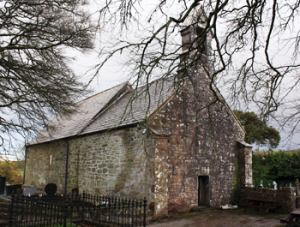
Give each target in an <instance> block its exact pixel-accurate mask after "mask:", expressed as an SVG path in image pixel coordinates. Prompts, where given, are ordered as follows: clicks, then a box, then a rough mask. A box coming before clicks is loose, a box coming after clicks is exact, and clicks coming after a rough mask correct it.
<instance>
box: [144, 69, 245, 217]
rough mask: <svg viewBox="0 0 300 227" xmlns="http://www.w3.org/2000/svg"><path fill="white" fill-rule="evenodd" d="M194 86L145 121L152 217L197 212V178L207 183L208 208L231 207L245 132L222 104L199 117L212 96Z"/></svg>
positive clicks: (188, 84) (202, 85) (202, 87)
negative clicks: (150, 140) (151, 147)
mask: <svg viewBox="0 0 300 227" xmlns="http://www.w3.org/2000/svg"><path fill="white" fill-rule="evenodd" d="M198 72H199V71H198ZM200 73H201V72H200ZM197 76H199V75H197ZM193 82H195V83H197V82H199V84H197V86H196V87H197V90H194V89H193V85H192V82H190V81H187V82H186V84H185V85H184V87H183V89H182V90H181V91H180V92H179V93H178V94H177V95H176V96H174V97H173V98H172V99H171V100H169V101H168V102H167V103H165V105H164V106H163V107H161V109H159V110H158V111H157V112H156V113H155V114H153V115H152V116H151V117H150V118H149V120H148V125H149V128H150V130H152V132H153V136H154V137H155V136H156V137H155V138H156V140H155V145H156V147H155V187H156V188H157V190H156V191H155V192H156V194H155V202H156V211H155V214H156V215H163V214H166V209H168V214H170V213H172V212H184V211H188V210H190V209H191V208H192V207H195V206H198V193H199V192H198V187H199V182H198V179H199V176H207V177H208V178H209V206H210V207H219V206H220V205H222V204H227V203H232V201H233V195H234V188H233V185H234V182H233V181H234V177H235V174H236V173H235V163H236V162H238V153H237V141H243V136H244V134H243V131H242V129H241V128H240V126H239V125H237V124H236V120H235V119H234V116H233V115H232V113H230V110H229V108H228V107H227V106H224V104H222V103H216V104H214V105H212V106H211V107H209V108H206V109H203V110H201V111H198V107H201V106H205V105H207V104H208V103H209V102H211V100H212V95H211V91H210V90H209V88H208V87H207V84H205V83H203V80H202V81H201V80H200V81H199V80H194V81H193ZM204 82H205V80H204ZM157 134H161V135H167V136H165V137H164V138H158V137H157ZM157 138H158V139H157ZM166 168H167V173H166ZM157 170H159V171H157ZM165 184H167V188H166V185H165ZM166 198H167V199H166Z"/></svg>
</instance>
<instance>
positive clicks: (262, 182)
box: [260, 180, 264, 188]
mask: <svg viewBox="0 0 300 227" xmlns="http://www.w3.org/2000/svg"><path fill="white" fill-rule="evenodd" d="M260 187H262V188H263V187H264V181H263V180H260Z"/></svg>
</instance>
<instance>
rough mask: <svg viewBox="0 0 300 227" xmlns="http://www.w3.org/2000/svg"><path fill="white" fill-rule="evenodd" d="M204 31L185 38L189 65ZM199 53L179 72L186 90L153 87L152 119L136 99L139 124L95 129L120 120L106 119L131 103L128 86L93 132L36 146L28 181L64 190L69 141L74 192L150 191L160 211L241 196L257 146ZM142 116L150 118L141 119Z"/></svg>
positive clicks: (153, 210)
mask: <svg viewBox="0 0 300 227" xmlns="http://www.w3.org/2000/svg"><path fill="white" fill-rule="evenodd" d="M198 31H199V29H198V28H197V27H195V26H191V27H190V28H187V29H185V30H184V36H189V37H184V42H187V44H188V45H185V44H184V51H185V52H184V54H183V58H182V62H183V63H189V61H190V60H189V59H195V57H197V54H199V53H198V52H197V51H199V48H198V49H197V48H196V49H194V51H191V52H189V50H190V49H189V48H190V47H191V44H190V43H189V42H192V43H193V45H192V46H196V47H197V45H196V43H197V42H200V40H198V38H197V35H196V33H197V32H198ZM195 32H196V33H195ZM202 44H203V43H202ZM203 48H205V47H203V46H202V47H201V49H203ZM197 59H199V61H200V62H199V64H197V61H196V62H194V63H193V64H192V65H190V67H188V68H185V69H183V70H181V72H180V73H179V74H178V76H177V77H174V80H175V82H177V83H178V84H180V86H179V88H178V89H177V90H176V89H175V88H174V84H172V91H173V92H169V93H168V92H165V96H163V97H164V98H163V99H162V100H161V99H160V97H157V96H155V94H156V93H161V92H162V91H156V90H155V89H152V88H151V87H150V88H151V89H152V90H151V89H150V90H148V91H149V94H150V91H151V92H152V93H151V95H152V96H151V95H150V96H149V97H152V98H153V100H155V98H156V99H157V100H161V101H160V102H158V101H157V100H156V101H155V103H156V104H157V105H155V107H153V109H151V113H150V115H147V117H146V121H144V120H145V113H141V108H142V107H143V106H145V105H142V104H145V103H144V101H145V100H142V99H140V100H139V103H138V104H137V105H136V107H134V105H132V109H134V110H135V111H133V113H130V114H132V116H131V118H130V117H129V120H128V119H127V120H128V121H129V122H135V124H136V125H132V123H128V125H123V126H122V128H121V127H119V128H118V127H116V128H114V129H113V130H110V129H109V128H106V129H107V130H98V131H96V130H95V131H93V130H92V129H98V128H97V126H99V125H100V126H103V127H104V126H105V125H115V124H117V122H114V123H115V124H106V123H107V122H109V121H114V120H115V118H114V117H110V116H109V115H112V116H117V115H115V113H118V110H117V108H118V107H122V105H123V108H120V109H121V110H125V109H127V102H126V103H124V102H125V101H124V100H126V99H125V98H126V94H127V95H128V96H129V95H130V93H129V92H132V93H134V92H133V91H132V89H125V90H124V92H125V91H126V94H125V93H124V95H121V94H119V96H120V97H123V99H122V98H120V99H118V94H116V95H115V96H116V97H115V99H113V100H110V101H109V102H110V103H114V102H115V103H114V107H115V109H114V108H113V107H111V109H110V110H109V111H110V112H109V111H106V112H105V110H101V111H103V112H101V113H97V114H96V115H95V116H94V117H93V118H92V119H90V121H89V122H90V124H91V127H90V129H91V130H92V131H88V132H86V134H81V135H80V133H84V132H85V130H86V128H85V129H84V128H83V129H81V130H80V131H79V132H78V134H72V136H70V137H68V138H66V139H65V140H57V141H52V142H47V143H45V142H44V143H42V144H36V145H31V146H28V147H27V155H26V160H27V161H26V173H25V183H27V184H36V185H37V186H39V187H44V186H45V185H46V184H47V183H50V182H51V183H55V184H57V185H58V189H59V190H60V191H63V190H64V187H65V184H64V180H65V162H66V150H67V144H69V148H68V152H69V154H68V174H67V192H68V193H70V192H71V189H72V188H78V189H79V192H83V191H85V192H87V193H93V194H94V193H95V194H104V195H118V196H122V197H129V198H143V197H146V198H147V200H148V204H149V211H150V213H149V214H151V215H154V216H156V217H161V216H168V215H170V214H172V213H177V212H185V211H189V210H190V209H191V208H193V207H198V206H208V207H219V206H220V205H224V204H227V203H232V202H234V201H235V200H236V199H235V197H236V193H238V190H239V187H240V186H241V185H242V186H244V185H249V184H252V161H251V160H252V152H251V149H250V148H249V147H247V146H245V145H243V142H242V141H243V139H244V131H243V129H242V127H241V125H240V124H239V122H238V120H237V119H236V118H235V116H234V114H233V113H232V112H231V110H230V108H229V107H228V106H227V104H226V103H225V101H224V99H223V97H222V96H221V95H220V94H219V91H218V90H217V89H216V88H215V87H214V85H212V84H211V80H210V79H209V77H208V75H207V69H209V68H210V66H209V64H210V63H209V59H208V57H206V56H205V55H202V54H200V57H199V58H197ZM204 63H205V64H207V65H206V66H207V67H206V68H205V69H204V67H203V64H204ZM171 79H172V80H173V78H171ZM161 84H163V82H161ZM154 87H156V86H155V85H154ZM163 88H165V87H163ZM122 90H123V89H122ZM167 94H168V95H167ZM149 97H148V98H149ZM127 98H128V97H127ZM97 100H100V101H101V99H100V98H99V99H97ZM128 100H130V99H128ZM153 100H152V101H153ZM122 103H123V104H122ZM118 105H119V106H118ZM104 106H106V105H104ZM153 106H154V104H153ZM157 106H158V107H157ZM151 108H152V107H151ZM155 108H156V109H155ZM144 110H146V109H144ZM147 110H148V107H147ZM113 111H115V113H114V112H113ZM139 111H140V112H139ZM135 112H137V114H136V113H135ZM82 113H83V114H84V113H85V112H84V111H82ZM101 114H102V115H101ZM134 114H136V115H134ZM141 116H143V119H142V118H138V117H141ZM101 117H102V118H101ZM122 117H123V112H122ZM122 117H121V118H122ZM136 118H138V119H139V122H136V121H137V120H136ZM117 119H118V118H117ZM101 120H102V121H103V122H101ZM119 120H120V119H119ZM130 120H131V121H130ZM74 121H75V120H74ZM116 121H117V120H116ZM71 123H72V122H71ZM69 124H70V122H69ZM137 124H139V125H137ZM81 127H82V125H81ZM86 127H88V126H86ZM107 127H108V126H107ZM141 128H142V129H141ZM145 129H146V130H145ZM69 130H70V129H69ZM74 135H77V136H74ZM57 138H61V137H57ZM49 140H50V139H49ZM240 142H241V143H240ZM50 155H52V164H51V165H50V163H49V156H50ZM239 170H241V171H239Z"/></svg>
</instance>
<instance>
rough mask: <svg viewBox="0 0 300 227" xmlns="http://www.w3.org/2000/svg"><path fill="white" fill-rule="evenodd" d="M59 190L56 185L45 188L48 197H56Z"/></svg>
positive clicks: (51, 184)
mask: <svg viewBox="0 0 300 227" xmlns="http://www.w3.org/2000/svg"><path fill="white" fill-rule="evenodd" d="M56 190H57V186H56V184H54V183H49V184H47V185H46V187H45V192H46V194H47V195H50V196H54V195H55V193H56Z"/></svg>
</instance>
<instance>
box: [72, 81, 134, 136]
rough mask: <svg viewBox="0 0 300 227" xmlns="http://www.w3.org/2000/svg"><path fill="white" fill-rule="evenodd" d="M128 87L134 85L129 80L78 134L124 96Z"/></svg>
mask: <svg viewBox="0 0 300 227" xmlns="http://www.w3.org/2000/svg"><path fill="white" fill-rule="evenodd" d="M120 85H122V84H120ZM118 86H119V85H118ZM115 87H117V86H115ZM115 87H114V88H115ZM128 88H132V87H131V85H130V84H129V82H128V81H127V82H126V83H123V86H122V87H121V88H120V89H119V90H118V91H117V92H116V94H115V95H114V96H113V97H112V98H111V99H110V100H109V101H108V102H107V103H106V104H105V105H104V106H103V107H102V108H101V109H100V110H99V111H98V112H97V113H96V114H95V115H94V116H93V117H92V118H91V119H90V120H89V121H88V122H87V123H86V124H85V125H84V126H83V127H82V128H81V129H80V130H78V132H77V133H76V134H77V135H79V134H81V133H82V132H83V131H84V129H86V128H87V127H88V126H89V125H90V124H91V123H92V122H94V121H95V119H97V118H98V117H99V116H100V115H101V114H102V113H103V112H105V110H106V109H108V107H109V106H111V105H112V103H114V102H115V101H117V100H119V99H120V98H121V97H123V95H124V94H126V93H127V91H128Z"/></svg>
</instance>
